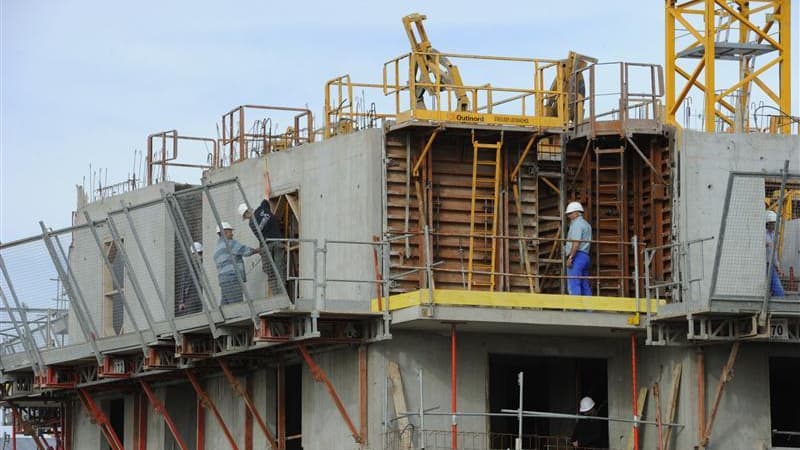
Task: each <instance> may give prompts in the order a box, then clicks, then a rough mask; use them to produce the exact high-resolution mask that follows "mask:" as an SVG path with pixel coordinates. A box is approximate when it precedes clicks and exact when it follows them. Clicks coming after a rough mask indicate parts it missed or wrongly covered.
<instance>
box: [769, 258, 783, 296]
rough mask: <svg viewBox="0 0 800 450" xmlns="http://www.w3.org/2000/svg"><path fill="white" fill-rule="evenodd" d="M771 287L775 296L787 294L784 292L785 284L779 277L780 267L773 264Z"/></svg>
mask: <svg viewBox="0 0 800 450" xmlns="http://www.w3.org/2000/svg"><path fill="white" fill-rule="evenodd" d="M769 288H770V292H771V293H772V296H773V297H784V296H786V294H785V293H784V292H783V285H782V284H781V279H780V278H778V268H777V267H775V266H774V265H773V266H772V276H771V277H770V280H769Z"/></svg>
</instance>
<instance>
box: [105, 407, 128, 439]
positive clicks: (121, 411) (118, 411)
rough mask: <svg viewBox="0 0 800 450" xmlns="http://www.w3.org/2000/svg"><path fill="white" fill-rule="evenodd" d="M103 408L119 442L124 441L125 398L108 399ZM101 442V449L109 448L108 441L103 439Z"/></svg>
mask: <svg viewBox="0 0 800 450" xmlns="http://www.w3.org/2000/svg"><path fill="white" fill-rule="evenodd" d="M104 409H105V412H106V415H107V416H108V422H109V423H110V424H111V428H113V429H114V433H116V434H117V437H118V438H119V440H120V442H125V399H124V398H115V399H111V400H108V401H107V402H106V404H105V408H104ZM102 443H103V449H108V448H109V447H108V442H106V441H105V440H103V441H102Z"/></svg>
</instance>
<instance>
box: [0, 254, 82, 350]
mask: <svg viewBox="0 0 800 450" xmlns="http://www.w3.org/2000/svg"><path fill="white" fill-rule="evenodd" d="M0 256H2V263H3V273H2V275H1V276H0V291H1V292H2V301H3V303H2V304H0V306H2V310H0V329H2V331H0V334H1V335H2V341H3V342H4V345H3V351H4V352H5V353H14V352H24V351H25V348H24V347H23V345H22V343H21V342H20V340H19V336H20V334H21V335H23V336H26V335H30V336H32V338H33V341H34V342H35V344H36V347H37V348H49V347H56V346H61V345H63V344H65V343H67V342H68V340H67V338H66V332H67V327H66V311H67V307H68V301H67V299H66V297H65V295H64V290H63V286H62V282H61V280H60V279H59V277H58V272H57V271H56V268H55V266H54V264H53V261H52V259H51V258H50V254H49V252H48V250H47V247H46V245H45V243H44V241H43V240H41V239H37V240H35V241H33V242H28V243H25V244H21V245H15V246H12V247H4V248H2V250H0ZM6 307H8V308H10V309H6ZM18 307H21V308H23V309H25V308H29V310H28V311H27V312H23V311H20V310H19V309H18ZM15 324H16V326H15Z"/></svg>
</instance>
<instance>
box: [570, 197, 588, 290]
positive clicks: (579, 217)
mask: <svg viewBox="0 0 800 450" xmlns="http://www.w3.org/2000/svg"><path fill="white" fill-rule="evenodd" d="M566 215H567V218H568V219H569V232H568V233H567V244H566V245H565V246H564V254H565V255H567V291H568V292H569V295H592V288H591V286H590V285H589V279H588V278H586V277H588V276H589V242H590V241H591V240H592V227H591V225H589V222H587V221H586V219H584V218H583V205H581V204H580V202H571V203H570V204H569V205H567V210H566Z"/></svg>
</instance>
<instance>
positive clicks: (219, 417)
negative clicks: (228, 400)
mask: <svg viewBox="0 0 800 450" xmlns="http://www.w3.org/2000/svg"><path fill="white" fill-rule="evenodd" d="M186 377H187V378H188V379H189V382H190V383H192V387H193V388H194V391H195V392H196V393H197V397H198V398H199V399H200V402H201V403H202V405H203V406H205V407H206V408H210V409H211V413H212V414H214V418H216V419H217V423H218V424H219V427H220V428H222V433H223V434H225V438H226V439H228V443H230V444H231V449H232V450H239V446H237V445H236V439H234V438H233V435H232V434H231V430H229V429H228V426H227V425H225V421H224V420H223V419H222V415H221V414H220V413H219V410H218V409H217V406H216V405H215V404H214V402H213V401H212V400H211V399H210V398H209V397H208V395H207V394H206V393H205V391H203V387H202V386H200V382H198V381H197V377H195V376H194V374H193V373H192V372H190V371H188V370H187V371H186Z"/></svg>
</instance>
